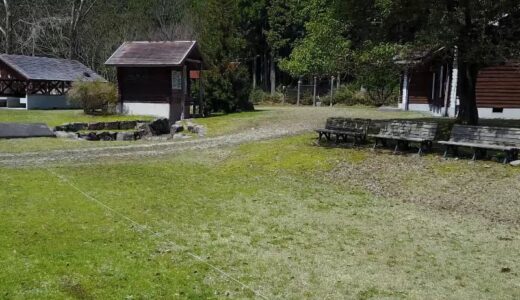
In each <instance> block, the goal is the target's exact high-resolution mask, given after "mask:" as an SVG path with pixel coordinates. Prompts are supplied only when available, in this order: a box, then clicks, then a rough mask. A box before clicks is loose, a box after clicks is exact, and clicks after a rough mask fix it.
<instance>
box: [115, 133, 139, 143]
mask: <svg viewBox="0 0 520 300" xmlns="http://www.w3.org/2000/svg"><path fill="white" fill-rule="evenodd" d="M116 140H118V141H133V140H135V132H133V131H132V132H119V133H118V134H117V138H116Z"/></svg>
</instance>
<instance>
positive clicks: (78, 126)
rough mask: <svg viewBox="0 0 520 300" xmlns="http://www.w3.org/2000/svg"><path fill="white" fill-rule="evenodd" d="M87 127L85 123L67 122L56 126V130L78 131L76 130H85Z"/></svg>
mask: <svg viewBox="0 0 520 300" xmlns="http://www.w3.org/2000/svg"><path fill="white" fill-rule="evenodd" d="M87 127H88V124H87V123H67V124H63V125H61V126H57V127H56V130H57V131H74V132H78V131H81V130H86V129H87Z"/></svg>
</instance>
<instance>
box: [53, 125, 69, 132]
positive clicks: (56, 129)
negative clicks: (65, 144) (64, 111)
mask: <svg viewBox="0 0 520 300" xmlns="http://www.w3.org/2000/svg"><path fill="white" fill-rule="evenodd" d="M54 131H63V132H65V131H67V126H64V125H61V126H56V127H54Z"/></svg>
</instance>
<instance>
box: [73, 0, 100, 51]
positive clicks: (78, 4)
mask: <svg viewBox="0 0 520 300" xmlns="http://www.w3.org/2000/svg"><path fill="white" fill-rule="evenodd" d="M96 2H97V0H72V5H71V13H70V23H69V34H68V38H69V55H68V56H69V58H71V59H73V58H75V57H76V54H77V44H78V30H79V26H80V25H81V24H82V22H83V21H84V20H85V18H86V17H87V16H88V15H89V13H90V12H91V11H92V8H93V7H94V4H96Z"/></svg>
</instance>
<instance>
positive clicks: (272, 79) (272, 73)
mask: <svg viewBox="0 0 520 300" xmlns="http://www.w3.org/2000/svg"><path fill="white" fill-rule="evenodd" d="M274 59H275V57H274V53H273V52H271V60H270V62H269V81H270V83H271V96H274V94H275V93H276V66H275V63H274Z"/></svg>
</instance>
